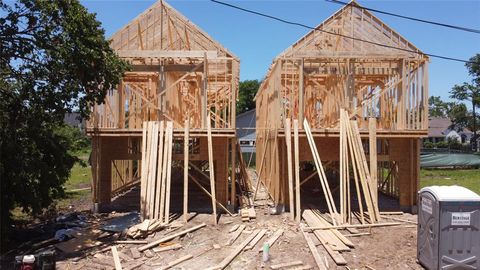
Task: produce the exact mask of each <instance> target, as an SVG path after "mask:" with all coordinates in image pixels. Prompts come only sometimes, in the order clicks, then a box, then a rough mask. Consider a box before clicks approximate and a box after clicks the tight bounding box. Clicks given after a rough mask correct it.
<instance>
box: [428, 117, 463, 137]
mask: <svg viewBox="0 0 480 270" xmlns="http://www.w3.org/2000/svg"><path fill="white" fill-rule="evenodd" d="M451 125H452V121H451V120H450V119H449V118H447V117H431V118H430V119H429V121H428V137H432V138H439V137H441V138H443V137H445V136H447V135H448V134H449V133H450V132H451V131H452V129H451V128H450V127H451ZM457 133H458V134H459V135H462V134H464V135H466V136H467V137H470V136H471V134H472V132H471V131H470V130H468V129H466V128H464V129H463V130H462V131H459V132H457Z"/></svg>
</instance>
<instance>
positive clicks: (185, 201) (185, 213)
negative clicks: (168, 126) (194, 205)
mask: <svg viewBox="0 0 480 270" xmlns="http://www.w3.org/2000/svg"><path fill="white" fill-rule="evenodd" d="M184 129H185V131H184V132H185V134H184V137H183V222H185V223H187V221H188V158H189V149H188V145H189V140H190V139H189V134H188V133H189V120H185V124H184Z"/></svg>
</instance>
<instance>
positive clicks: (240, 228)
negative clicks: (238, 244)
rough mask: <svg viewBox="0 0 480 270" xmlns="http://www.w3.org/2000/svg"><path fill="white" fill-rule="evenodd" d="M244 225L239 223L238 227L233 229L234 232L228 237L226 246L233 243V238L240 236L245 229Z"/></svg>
mask: <svg viewBox="0 0 480 270" xmlns="http://www.w3.org/2000/svg"><path fill="white" fill-rule="evenodd" d="M245 227H246V226H245V225H240V227H238V229H237V230H236V231H235V233H234V234H233V235H232V237H231V238H230V240H228V242H227V246H230V245H232V244H233V242H235V240H237V238H238V237H239V236H240V234H242V232H243V230H245Z"/></svg>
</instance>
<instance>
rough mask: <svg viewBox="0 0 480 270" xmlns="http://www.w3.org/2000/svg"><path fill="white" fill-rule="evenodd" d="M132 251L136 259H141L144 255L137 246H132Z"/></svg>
mask: <svg viewBox="0 0 480 270" xmlns="http://www.w3.org/2000/svg"><path fill="white" fill-rule="evenodd" d="M130 252H131V253H132V257H133V258H134V259H139V258H141V257H142V254H140V252H139V251H138V249H137V248H136V247H132V248H131V249H130Z"/></svg>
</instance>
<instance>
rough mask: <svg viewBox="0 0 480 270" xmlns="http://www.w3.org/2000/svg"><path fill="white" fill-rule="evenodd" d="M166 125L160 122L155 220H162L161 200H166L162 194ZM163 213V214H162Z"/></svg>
mask: <svg viewBox="0 0 480 270" xmlns="http://www.w3.org/2000/svg"><path fill="white" fill-rule="evenodd" d="M164 126H165V125H164V123H163V121H160V137H159V143H158V162H157V170H158V173H157V183H156V185H155V190H156V193H157V194H156V195H155V213H154V218H155V219H160V200H161V201H162V203H163V201H164V200H165V197H164V196H165V195H164V193H161V190H162V179H163V174H165V171H163V169H162V168H163V162H164V161H163V160H164V159H163V157H164V156H163V148H164V141H165V140H164V133H165V128H164ZM162 213H163V212H162Z"/></svg>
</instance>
